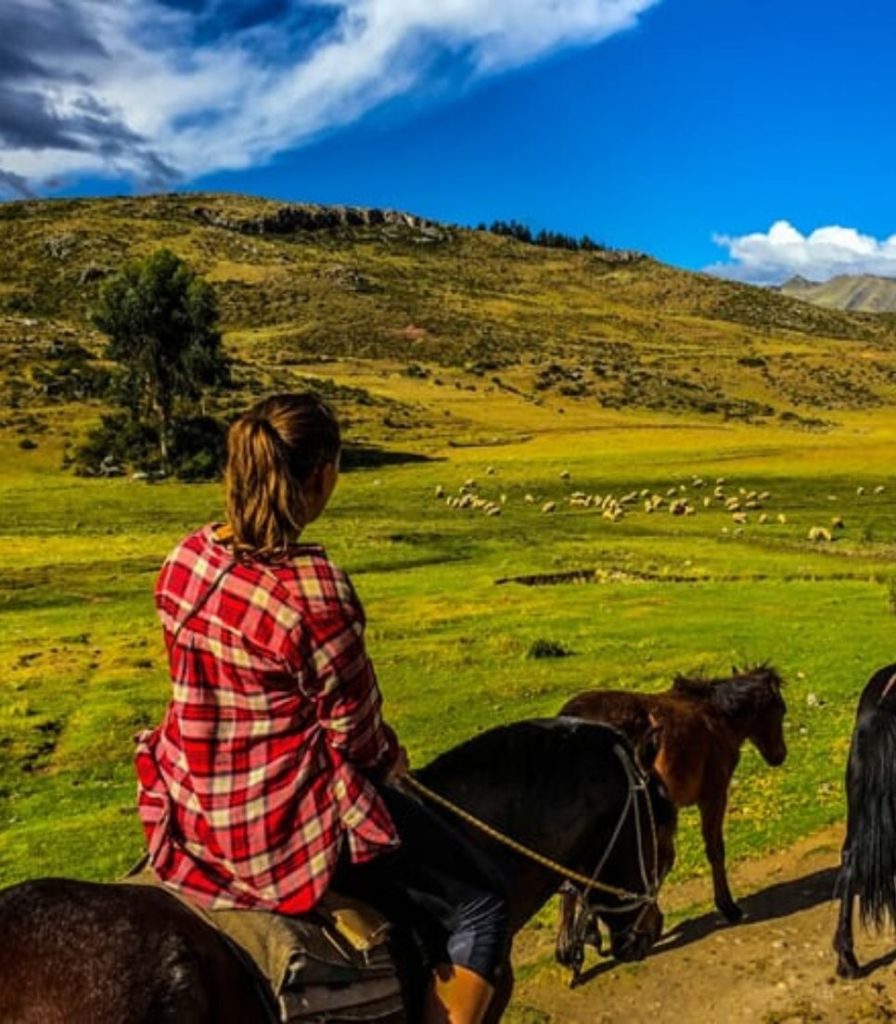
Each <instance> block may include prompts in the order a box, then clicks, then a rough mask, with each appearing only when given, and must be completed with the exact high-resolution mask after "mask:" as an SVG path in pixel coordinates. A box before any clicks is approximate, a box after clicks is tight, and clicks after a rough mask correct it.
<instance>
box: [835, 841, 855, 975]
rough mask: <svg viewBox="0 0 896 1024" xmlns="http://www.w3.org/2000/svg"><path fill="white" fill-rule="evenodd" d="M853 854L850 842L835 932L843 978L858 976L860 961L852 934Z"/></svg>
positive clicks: (839, 879)
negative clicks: (857, 958) (857, 957)
mask: <svg viewBox="0 0 896 1024" xmlns="http://www.w3.org/2000/svg"><path fill="white" fill-rule="evenodd" d="M851 859H852V855H851V853H850V849H849V844H848V842H847V845H846V846H844V847H843V854H842V856H841V862H840V874H839V875H838V876H837V892H838V893H839V895H840V914H839V917H838V918H837V931H836V932H835V933H834V952H835V953H836V954H837V974H838V975H839V976H840V977H841V978H857V977H858V976H859V972H860V969H859V962H858V960H856V954H855V947H854V945H853V936H852V908H853V903H854V902H855V892H854V890H853V887H852V864H851Z"/></svg>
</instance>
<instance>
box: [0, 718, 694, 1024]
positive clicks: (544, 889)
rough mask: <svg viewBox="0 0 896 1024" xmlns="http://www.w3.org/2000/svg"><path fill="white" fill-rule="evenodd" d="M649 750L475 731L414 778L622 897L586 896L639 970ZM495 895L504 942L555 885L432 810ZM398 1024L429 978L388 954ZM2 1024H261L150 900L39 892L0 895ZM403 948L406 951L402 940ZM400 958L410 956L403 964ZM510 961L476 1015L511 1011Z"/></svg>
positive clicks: (238, 980)
mask: <svg viewBox="0 0 896 1024" xmlns="http://www.w3.org/2000/svg"><path fill="white" fill-rule="evenodd" d="M657 747H658V743H657V742H656V741H655V738H654V737H653V736H651V735H648V737H647V739H646V740H645V741H644V742H643V743H642V744H641V745H640V746H637V747H634V748H633V747H632V746H631V745H630V744H629V743H628V741H627V740H626V739H625V737H624V736H622V735H621V734H620V733H618V732H616V731H615V730H613V729H609V728H605V727H601V726H598V725H593V724H589V723H585V722H578V721H570V720H566V719H553V720H544V721H530V722H519V723H516V724H514V725H508V726H504V727H501V728H497V729H493V730H491V731H489V732H486V733H482V734H481V735H479V736H477V737H475V738H474V739H472V740H469V741H468V742H466V743H464V744H461V745H460V746H459V747H456V748H454V749H453V750H450V751H448V752H447V753H445V754H443V755H442V756H441V757H439V758H437V759H436V760H435V761H434V762H432V763H431V764H430V765H429V766H428V767H426V768H425V769H423V770H422V771H421V772H419V773H418V774H417V776H416V777H417V778H418V779H419V780H420V781H421V782H423V783H424V784H425V785H426V786H428V787H430V788H431V789H432V790H433V791H435V792H438V793H440V794H442V795H443V796H445V797H447V798H448V799H450V800H451V801H453V802H455V803H456V804H458V805H460V806H462V807H464V808H465V809H466V810H467V811H469V812H470V813H471V814H473V815H475V816H477V817H478V818H480V819H481V820H483V821H486V822H488V823H490V824H491V825H492V826H494V827H495V828H496V829H497V830H499V831H500V832H502V833H504V834H505V835H507V836H512V837H513V838H514V839H515V840H517V841H519V842H520V843H522V844H524V845H525V846H526V847H528V848H530V849H531V850H535V851H538V852H539V853H541V854H543V855H545V856H547V857H549V858H551V859H552V860H554V861H556V862H559V863H560V864H561V865H563V866H565V867H566V868H569V869H572V870H573V871H575V872H578V873H580V874H584V875H586V876H589V877H590V876H591V875H592V872H593V871H594V869H595V867H596V866H597V865H599V864H600V863H601V862H602V861H603V863H602V866H601V870H600V872H599V875H598V876H597V877H598V881H599V882H600V883H602V884H604V885H609V886H614V887H616V888H617V889H618V890H624V893H617V894H615V895H614V894H608V893H607V892H606V891H605V890H604V891H600V890H597V889H591V890H590V891H589V892H588V893H587V894H586V897H585V898H586V899H587V900H589V901H591V902H593V904H594V905H595V907H598V906H599V908H600V909H599V912H600V913H601V914H603V913H606V915H607V917H606V920H607V922H608V927H609V928H610V931H611V936H612V944H613V952H614V954H615V955H616V956H617V957H618V958H619V959H621V960H637V959H640V958H642V957H644V956H645V955H646V954H647V951H648V950H649V948H650V947H651V945H652V944H653V943H654V942H655V941H656V939H657V938H658V937H659V935H660V933H661V931H662V921H663V918H662V914H661V912H660V910H659V906H658V904H657V899H656V897H657V891H658V888H659V884H660V883H661V881H662V879H663V878H664V877H665V875H666V873H667V872H668V870H669V868H670V867H671V866H672V862H673V860H674V846H673V837H674V832H675V825H676V811H675V808H674V806H673V804H672V803H671V802H670V801H669V799H668V797H667V796H666V794H665V791H664V789H663V786H662V783H661V782H660V781H659V780H658V779H657V778H656V776H655V775H653V774H652V773H651V768H652V764H653V760H654V758H655V756H656V753H657ZM440 813H441V814H443V815H444V817H445V820H446V821H449V822H450V827H452V828H455V829H459V830H461V831H462V832H463V833H464V834H465V835H466V838H467V839H468V841H469V842H470V844H472V846H473V847H474V848H475V849H476V850H478V851H480V853H481V854H482V855H484V857H485V859H486V860H487V861H488V862H489V863H490V864H491V865H492V867H493V868H494V869H495V871H497V872H499V873H500V876H501V877H502V878H503V880H504V881H505V882H506V893H507V896H508V904H509V911H510V924H511V929H512V931H513V932H514V933H515V932H517V931H518V930H519V929H520V928H521V927H522V926H523V924H525V922H526V921H527V920H529V918H530V917H532V915H533V914H535V913H536V911H537V910H538V909H539V908H540V907H541V906H542V905H543V904H544V903H545V902H546V901H547V900H548V898H549V897H550V896H551V895H552V894H553V893H555V892H556V891H557V889H558V887H559V885H560V883H561V882H562V878H560V877H559V876H558V874H557V873H556V872H555V871H554V870H552V869H551V868H548V867H544V866H542V865H541V864H539V863H536V862H535V861H533V860H531V859H529V858H528V857H526V856H523V855H522V854H520V853H518V852H515V851H512V850H511V849H508V848H507V847H506V846H504V845H502V844H500V843H499V842H497V841H496V840H493V839H490V838H488V837H486V836H485V835H484V834H482V833H481V832H480V831H479V830H478V829H477V828H475V827H473V826H470V825H466V824H464V823H462V822H461V821H460V820H459V819H457V818H456V817H455V816H454V815H453V814H452V813H451V812H449V811H444V812H440ZM400 931H401V929H396V937H395V942H394V944H395V955H396V961H397V963H398V969H399V974H400V976H401V979H402V982H403V986H404V991H405V1003H406V1006H407V1017H406V1019H407V1020H409V1021H412V1022H413V1021H417V1020H419V1019H420V1003H419V1000H420V999H421V998H422V991H423V987H424V985H425V980H426V976H427V968H426V965H425V964H424V962H423V959H422V957H421V956H420V955H419V953H418V947H416V946H414V945H413V944H411V943H409V942H407V941H405V942H401V941H399V940H400ZM0 936H2V939H0V1020H2V1021H3V1022H4V1024H26V1022H27V1024H38V1022H39V1024H56V1022H58V1024H62V1022H65V1024H87V1022H91V1024H93V1022H96V1021H102V1022H103V1024H124V1022H128V1024H150V1022H152V1024H164V1022H172V1024H173V1022H177V1024H200V1022H202V1024H205V1022H209V1024H210V1022H215V1024H251V1022H256V1021H257V1022H262V1021H267V1020H269V1019H270V1017H269V1016H268V1012H267V1010H266V1009H265V1006H264V1000H263V999H262V998H261V996H260V994H259V993H258V990H257V988H256V984H257V983H256V982H255V981H254V980H253V978H252V977H251V975H250V972H249V971H248V970H247V969H246V968H245V967H244V965H243V964H242V963H241V962H240V960H239V959H238V958H237V957H236V956H235V955H234V954H233V953H232V952H231V951H230V948H229V947H228V946H227V944H226V943H225V941H224V940H223V939H222V938H221V937H220V936H219V935H218V933H217V932H216V931H215V930H214V929H213V928H212V927H211V926H209V925H207V924H206V923H205V922H204V921H202V920H201V919H200V918H199V917H198V916H195V915H193V914H192V913H191V911H189V910H187V909H186V908H185V907H183V906H182V905H181V904H180V903H179V902H178V901H177V900H176V899H175V898H174V897H173V896H171V895H169V894H168V893H166V892H164V891H163V890H157V889H145V888H141V887H139V886H129V885H97V884H91V883H87V882H76V881H70V880H64V879H41V880H36V881H32V882H25V883H23V884H21V885H17V886H13V887H12V888H10V889H7V890H5V891H4V892H3V893H0ZM405 938H406V937H405ZM409 950H413V952H412V953H411V952H409ZM512 985H513V978H512V974H511V970H510V964H509V960H508V963H507V965H506V969H505V972H504V974H503V977H502V979H501V983H500V985H499V986H498V991H497V993H496V996H495V999H494V1000H493V1002H492V1006H491V1007H490V1009H489V1014H488V1017H487V1020H488V1021H497V1020H499V1019H500V1017H501V1015H502V1013H503V1011H504V1009H505V1008H506V1005H507V1003H508V1001H509V998H510V991H511V988H512Z"/></svg>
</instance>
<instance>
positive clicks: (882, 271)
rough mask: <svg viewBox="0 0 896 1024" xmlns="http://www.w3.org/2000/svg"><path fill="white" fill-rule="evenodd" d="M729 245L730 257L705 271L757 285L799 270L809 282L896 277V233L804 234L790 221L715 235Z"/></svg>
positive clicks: (841, 230)
mask: <svg viewBox="0 0 896 1024" xmlns="http://www.w3.org/2000/svg"><path fill="white" fill-rule="evenodd" d="M713 241H714V242H715V243H716V245H720V246H722V247H723V248H725V249H727V250H728V256H729V260H728V262H725V263H716V264H714V265H713V266H711V267H707V270H708V271H709V272H710V273H712V274H718V275H720V276H722V277H729V278H732V279H734V280H737V281H750V282H752V283H754V284H780V283H781V282H782V281H785V280H787V278H789V277H793V276H794V275H796V274H799V275H800V276H801V277H805V278H807V279H808V280H810V281H827V280H828V279H829V278H831V277H836V276H837V275H838V274H877V275H879V276H882V277H896V235H890V237H889V238H885V239H877V238H874V237H873V236H872V235H863V234H861V233H860V232H858V231H856V230H855V228H842V227H835V226H832V227H824V228H816V229H815V230H814V231H812V232H811V233H810V234H808V235H804V234H802V233H801V232H800V231H798V230H797V229H796V228H795V227H794V226H793V225H792V224H790V223H789V222H788V221H786V220H779V221H777V222H776V223H774V224H773V225H772V226H771V227H770V228H769V230H768V231H767V232H765V233H763V232H755V233H753V234H750V235H740V236H734V237H733V236H731V235H714V236H713Z"/></svg>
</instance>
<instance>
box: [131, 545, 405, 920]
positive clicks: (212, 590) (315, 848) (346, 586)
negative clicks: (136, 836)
mask: <svg viewBox="0 0 896 1024" xmlns="http://www.w3.org/2000/svg"><path fill="white" fill-rule="evenodd" d="M156 604H157V607H158V611H159V616H160V618H161V620H162V625H163V629H164V633H165V640H166V644H167V647H168V657H169V667H170V672H171V679H172V698H171V701H170V703H169V705H168V709H167V711H166V714H165V716H164V719H163V721H162V723H161V724H160V725H159V726H158V728H156V729H153V730H148V731H145V732H143V733H141V734H140V735H139V736H138V737H137V756H136V767H137V776H138V794H139V809H140V815H141V819H142V822H143V827H144V831H145V833H146V838H147V842H148V847H149V855H150V859H151V862H152V864H153V866H154V868H155V870H156V871H157V873H158V874H159V875H160V877H161V878H162V879H163V880H164V881H166V882H168V883H169V884H171V885H173V886H175V887H176V888H179V889H180V890H182V891H183V892H184V893H185V894H186V895H188V896H192V897H193V898H195V899H196V900H197V901H199V902H200V903H202V904H204V905H205V906H210V907H266V908H269V909H273V910H278V911H281V912H283V913H300V912H302V911H305V910H308V909H310V908H311V907H313V906H314V904H315V903H316V902H317V901H318V900H319V899H320V897H321V896H322V895H323V893H324V891H325V890H326V888H327V886H328V884H329V882H330V879H331V878H332V875H333V872H334V870H335V867H336V863H337V860H338V858H339V855H340V850H341V849H342V846H343V844H344V843H347V844H348V849H349V853H350V856H351V857H352V859H354V860H356V861H362V860H367V859H369V858H371V857H374V856H376V855H377V854H378V853H380V852H382V851H384V850H387V849H390V848H392V847H394V846H395V845H397V842H398V839H397V836H396V833H395V829H394V825H393V823H392V821H391V819H390V817H389V813H388V811H387V810H386V808H385V805H384V804H383V802H382V800H381V798H380V797H379V795H378V793H377V791H376V788H375V787H374V785H373V784H372V782H371V776H372V775H373V774H375V773H376V772H378V771H381V770H382V769H383V768H385V767H386V766H387V765H388V764H389V763H390V759H391V758H393V757H394V756H395V746H396V745H395V738H394V734H393V733H392V731H391V730H390V729H389V728H388V727H387V726H386V725H385V724H384V723H383V721H382V713H381V703H382V699H381V696H380V691H379V687H378V685H377V681H376V676H375V674H374V672H373V667H372V665H371V664H370V661H369V659H368V657H367V654H366V650H365V647H364V638H363V633H364V614H363V611H362V609H361V606H360V603H359V602H358V600H357V597H356V595H355V593H354V590H353V589H352V587H351V584H350V582H349V581H348V578H347V577H346V576H345V574H344V573H342V572H341V571H340V570H339V569H337V568H336V567H335V566H333V565H332V563H331V562H330V561H329V560H328V559H327V557H326V555H325V553H324V552H323V550H322V549H321V548H314V547H310V546H302V547H299V548H297V549H296V550H295V552H294V557H293V558H292V559H291V560H290V561H288V562H284V563H278V564H276V565H271V566H262V565H255V564H251V563H249V564H243V563H239V564H235V563H233V561H232V559H231V557H230V553H229V551H228V549H227V548H226V547H225V546H224V545H223V544H219V543H217V542H216V541H215V539H214V535H213V531H212V530H211V528H206V529H204V530H200V531H199V532H198V533H196V534H193V535H192V536H191V537H188V538H187V539H186V540H185V541H184V542H183V543H181V544H180V545H179V546H178V547H177V548H176V549H175V551H174V552H172V554H171V555H170V556H169V558H168V559H167V561H166V562H165V565H164V566H163V568H162V572H161V574H160V576H159V580H158V584H157V587H156Z"/></svg>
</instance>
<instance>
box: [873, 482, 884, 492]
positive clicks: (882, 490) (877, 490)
mask: <svg viewBox="0 0 896 1024" xmlns="http://www.w3.org/2000/svg"><path fill="white" fill-rule="evenodd" d="M885 490H886V487H884V485H883V484H878V485H877V487H875V488H874V493H875V494H883V493H884V491H885Z"/></svg>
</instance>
